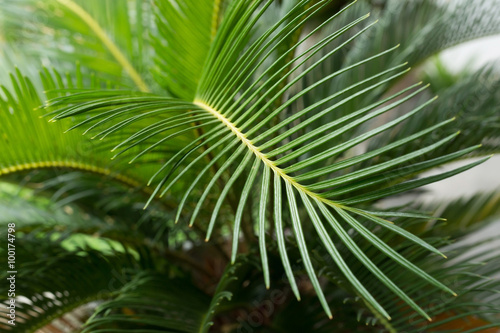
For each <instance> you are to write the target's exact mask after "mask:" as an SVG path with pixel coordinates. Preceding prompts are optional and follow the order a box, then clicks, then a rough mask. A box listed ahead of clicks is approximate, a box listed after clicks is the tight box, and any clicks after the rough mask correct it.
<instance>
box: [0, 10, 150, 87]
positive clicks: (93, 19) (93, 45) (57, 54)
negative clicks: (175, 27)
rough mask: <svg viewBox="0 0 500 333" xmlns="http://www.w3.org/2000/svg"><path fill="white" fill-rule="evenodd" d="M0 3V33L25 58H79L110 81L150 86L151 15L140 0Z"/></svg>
mask: <svg viewBox="0 0 500 333" xmlns="http://www.w3.org/2000/svg"><path fill="white" fill-rule="evenodd" d="M0 6H1V8H2V12H1V15H2V23H3V25H4V29H3V33H2V35H3V37H4V38H5V39H6V40H7V41H8V42H9V44H12V45H14V46H17V47H19V48H20V50H21V51H22V56H24V57H26V56H28V58H27V59H25V61H26V62H30V61H35V62H39V61H40V60H42V63H43V64H44V65H48V64H50V65H52V66H53V65H58V67H59V68H61V67H62V66H64V65H66V68H65V69H66V70H70V68H72V66H73V64H74V62H75V61H76V60H78V61H79V62H80V63H81V64H82V65H83V66H85V68H88V69H90V70H91V71H92V72H98V73H100V75H102V76H103V77H105V78H107V79H110V80H112V81H114V82H115V84H120V85H122V86H123V85H125V86H129V87H131V86H134V87H137V88H138V89H139V90H142V91H148V90H149V89H150V87H149V84H150V83H151V78H150V75H149V71H148V70H147V69H148V67H150V66H151V47H150V45H149V44H150V42H149V37H148V33H149V32H150V31H151V29H152V22H153V20H152V15H153V14H152V12H151V7H150V6H145V5H144V2H143V1H140V0H137V1H129V0H117V1H115V0H103V1H82V0H49V1H33V0H21V1H16V2H12V1H8V0H2V1H1V2H0ZM60 64H62V66H61V65H60ZM63 68H64V67H63ZM61 70H62V68H61Z"/></svg>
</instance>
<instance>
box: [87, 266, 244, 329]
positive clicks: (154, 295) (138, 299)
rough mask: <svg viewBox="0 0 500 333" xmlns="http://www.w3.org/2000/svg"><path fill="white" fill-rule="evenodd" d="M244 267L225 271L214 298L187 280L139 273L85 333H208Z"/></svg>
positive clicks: (98, 313)
mask: <svg viewBox="0 0 500 333" xmlns="http://www.w3.org/2000/svg"><path fill="white" fill-rule="evenodd" d="M241 260H244V259H241ZM242 264H243V262H238V263H237V264H236V265H231V266H230V267H228V268H227V269H226V270H225V272H224V273H223V275H222V277H221V280H220V282H219V284H218V286H217V289H216V291H215V293H214V296H213V298H212V299H210V297H208V296H207V295H205V294H203V293H202V292H201V291H200V290H199V289H197V288H196V287H195V286H193V285H191V284H189V283H188V282H187V281H186V280H185V279H182V280H181V279H177V280H175V279H171V278H168V277H167V276H165V275H161V274H158V273H156V274H155V273H151V272H143V273H141V274H138V275H137V276H136V277H135V278H134V279H133V280H132V281H130V282H129V283H128V284H127V285H125V286H124V287H123V289H121V290H120V291H119V293H118V295H117V297H116V298H114V299H113V300H111V301H108V302H105V303H103V304H101V305H100V306H99V307H98V308H97V309H96V312H95V314H94V316H92V318H90V320H89V321H88V322H87V324H86V325H85V327H84V329H83V332H96V331H98V332H111V331H112V332H116V333H118V332H136V331H137V330H140V331H141V332H151V333H153V332H166V331H167V332H186V333H192V332H200V333H206V332H208V330H209V328H210V327H211V326H212V325H213V322H212V318H213V316H214V314H215V313H216V311H217V308H218V306H219V304H220V303H221V302H222V301H223V300H224V299H231V296H232V293H231V292H230V291H228V290H227V289H228V285H229V284H230V283H231V282H232V281H234V280H237V279H238V276H239V270H238V268H239V266H240V265H242Z"/></svg>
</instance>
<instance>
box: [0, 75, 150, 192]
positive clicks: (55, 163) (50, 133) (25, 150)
mask: <svg viewBox="0 0 500 333" xmlns="http://www.w3.org/2000/svg"><path fill="white" fill-rule="evenodd" d="M77 73H78V74H79V77H80V80H79V82H76V83H75V82H72V81H71V80H69V81H66V82H63V79H62V78H61V76H60V75H59V74H58V73H57V72H54V74H52V73H50V72H49V71H48V70H45V71H44V72H43V73H41V78H42V82H43V84H44V87H45V88H46V89H47V90H49V92H48V93H47V94H48V95H49V96H50V97H55V96H60V93H58V92H55V90H56V89H62V88H64V89H67V87H68V86H69V87H72V85H73V84H75V85H76V87H78V88H80V89H81V88H83V87H84V86H83V85H84V84H86V85H88V86H90V87H94V88H96V87H99V86H100V85H101V83H100V82H99V81H98V80H97V81H96V80H94V81H93V82H92V81H88V82H87V83H84V79H85V77H84V76H82V74H81V73H80V72H79V71H78V72H77ZM89 80H91V79H90V78H89ZM11 82H12V86H13V91H12V92H11V91H10V90H8V89H7V88H5V87H4V86H2V87H1V89H2V92H3V96H0V117H1V119H2V120H1V122H2V128H1V129H0V131H1V142H2V155H1V157H0V175H7V174H12V173H18V172H26V171H28V170H33V169H47V168H62V169H72V170H81V171H85V172H90V173H94V174H98V175H100V176H102V177H104V178H108V179H114V180H116V181H118V182H121V183H123V184H126V185H127V186H129V187H132V188H137V187H141V186H142V184H143V183H144V182H145V179H144V178H143V173H144V170H145V169H147V168H149V167H151V164H147V163H146V164H145V165H143V166H142V167H140V168H139V167H137V166H135V167H130V166H128V164H127V161H123V160H120V159H118V160H115V161H111V160H110V158H111V157H112V154H110V153H109V149H107V148H106V146H105V145H96V144H95V142H94V141H91V140H88V139H85V138H83V137H82V136H81V132H79V131H74V132H69V133H64V132H65V130H66V129H67V128H68V125H69V124H70V123H66V124H62V123H61V124H57V123H56V124H53V123H48V122H47V120H46V119H42V118H41V115H42V114H41V113H40V112H39V110H38V107H39V106H40V105H41V104H42V103H43V100H42V98H41V97H40V96H39V95H38V94H37V91H36V89H35V88H34V84H33V83H32V81H31V80H30V79H28V78H27V77H24V76H23V75H22V74H21V72H20V71H17V72H16V74H15V75H11ZM34 133H36V135H34ZM152 164H155V161H154V160H153V161H152Z"/></svg>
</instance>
